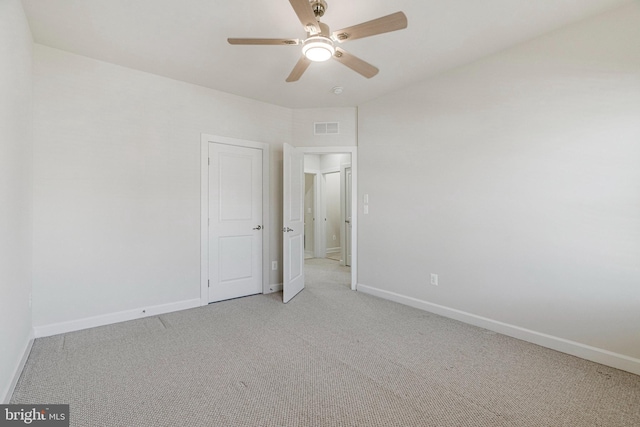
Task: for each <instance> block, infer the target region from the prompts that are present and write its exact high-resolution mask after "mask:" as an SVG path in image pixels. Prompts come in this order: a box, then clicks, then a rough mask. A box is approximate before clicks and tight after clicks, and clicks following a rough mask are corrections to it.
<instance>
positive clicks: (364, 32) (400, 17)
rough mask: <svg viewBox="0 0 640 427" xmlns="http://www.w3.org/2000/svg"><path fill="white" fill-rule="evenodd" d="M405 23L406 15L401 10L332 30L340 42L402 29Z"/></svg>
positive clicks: (405, 26) (405, 25)
mask: <svg viewBox="0 0 640 427" xmlns="http://www.w3.org/2000/svg"><path fill="white" fill-rule="evenodd" d="M407 24H408V23H407V16H406V15H405V14H404V13H402V12H396V13H392V14H391V15H387V16H383V17H382V18H378V19H374V20H372V21H367V22H363V23H362V24H358V25H354V26H352V27H347V28H343V29H342V30H338V31H334V32H333V37H334V38H335V39H336V40H338V41H339V42H341V43H342V42H346V41H348V40H355V39H361V38H364V37H369V36H375V35H376V34H383V33H389V32H391V31H397V30H402V29H403V28H407Z"/></svg>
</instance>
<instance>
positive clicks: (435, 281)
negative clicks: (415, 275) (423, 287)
mask: <svg viewBox="0 0 640 427" xmlns="http://www.w3.org/2000/svg"><path fill="white" fill-rule="evenodd" d="M431 284H432V285H433V286H438V275H437V274H434V273H431Z"/></svg>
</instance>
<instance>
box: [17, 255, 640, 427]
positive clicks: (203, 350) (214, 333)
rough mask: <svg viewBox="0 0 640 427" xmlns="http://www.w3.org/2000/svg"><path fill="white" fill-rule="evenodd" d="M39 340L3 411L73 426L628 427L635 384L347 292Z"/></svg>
mask: <svg viewBox="0 0 640 427" xmlns="http://www.w3.org/2000/svg"><path fill="white" fill-rule="evenodd" d="M306 265H307V274H308V276H307V288H306V289H305V290H304V291H303V292H302V293H301V294H299V295H298V296H296V297H295V298H294V299H293V300H292V301H291V302H290V303H288V304H286V305H285V304H282V302H281V298H282V295H281V294H279V293H278V294H272V295H266V296H262V295H260V296H254V297H247V298H240V299H237V300H232V301H226V302H221V303H216V304H212V305H209V306H207V307H202V308H197V309H192V310H186V311H182V312H177V313H171V314H167V315H162V316H159V317H150V318H146V319H141V320H137V321H132V322H126V323H121V324H117V325H112V326H107V327H100V328H95V329H90V330H85V331H79V332H75V333H69V334H65V335H60V336H55V337H49V338H44V339H38V340H36V342H35V343H34V346H33V350H32V353H31V356H30V357H29V360H28V362H27V365H26V368H25V370H24V372H23V375H22V377H21V379H20V381H19V383H18V386H17V388H16V391H15V393H14V395H13V398H12V403H50V404H51V403H69V404H70V405H71V425H72V426H92V427H94V426H95V427H99V426H117V427H136V426H150V427H151V426H153V427H158V426H189V427H191V426H247V427H249V426H250V427H254V426H473V427H482V426H490V427H494V426H532V427H533V426H535V427H539V426H554V427H555V426H576V427H587V426H629V427H631V426H634V427H637V426H640V377H638V376H635V375H632V374H628V373H625V372H622V371H618V370H615V369H611V368H607V367H604V366H601V365H598V364H595V363H591V362H587V361H584V360H581V359H578V358H575V357H572V356H568V355H564V354H561V353H557V352H555V351H552V350H548V349H545V348H542V347H538V346H536V345H533V344H528V343H526V342H523V341H519V340H516V339H512V338H509V337H506V336H503V335H499V334H495V333H491V332H489V331H486V330H483V329H480V328H476V327H473V326H469V325H465V324H463V323H460V322H456V321H453V320H449V319H445V318H442V317H439V316H436V315H432V314H429V313H426V312H423V311H420V310H416V309H413V308H409V307H405V306H402V305H399V304H395V303H392V302H388V301H384V300H381V299H377V298H375V297H372V296H369V295H365V294H361V293H357V292H352V291H350V290H349V288H348V269H346V268H344V267H340V266H339V265H338V263H337V262H335V261H331V260H326V259H325V260H310V261H308V262H307V264H306Z"/></svg>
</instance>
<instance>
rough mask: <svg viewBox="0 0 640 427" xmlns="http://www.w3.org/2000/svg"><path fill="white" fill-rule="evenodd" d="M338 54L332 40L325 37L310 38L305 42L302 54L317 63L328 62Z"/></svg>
mask: <svg viewBox="0 0 640 427" xmlns="http://www.w3.org/2000/svg"><path fill="white" fill-rule="evenodd" d="M334 53H336V49H335V48H334V47H333V42H332V41H331V39H329V38H328V37H325V36H314V37H309V38H308V39H306V40H305V41H304V45H303V46H302V54H303V55H304V56H306V57H307V59H309V60H311V61H315V62H322V61H326V60H328V59H329V58H331V57H332V56H333V54H334Z"/></svg>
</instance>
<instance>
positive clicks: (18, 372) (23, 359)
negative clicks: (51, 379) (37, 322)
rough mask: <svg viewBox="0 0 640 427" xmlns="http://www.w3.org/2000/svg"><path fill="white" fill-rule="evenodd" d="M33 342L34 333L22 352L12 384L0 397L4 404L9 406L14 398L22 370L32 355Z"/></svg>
mask: <svg viewBox="0 0 640 427" xmlns="http://www.w3.org/2000/svg"><path fill="white" fill-rule="evenodd" d="M33 340H34V336H33V331H32V332H31V333H30V335H29V340H28V341H27V345H26V346H25V348H24V351H23V352H22V357H21V358H20V362H18V366H16V369H15V370H14V372H13V379H12V380H11V383H10V384H9V386H8V387H7V389H6V390H4V393H3V394H2V396H0V397H1V398H0V402H2V403H3V404H8V403H9V400H10V399H11V396H13V392H14V391H15V389H16V385H18V380H19V379H20V375H22V370H23V369H24V365H26V364H27V359H28V358H29V353H31V347H33Z"/></svg>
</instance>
